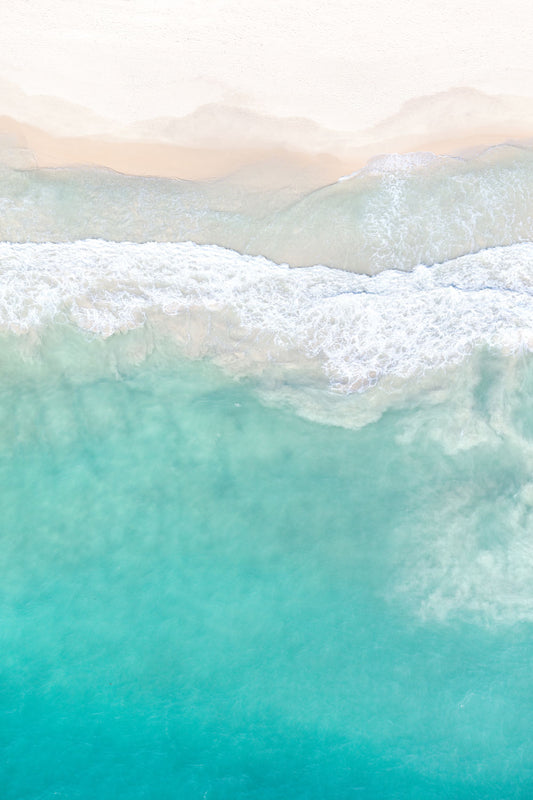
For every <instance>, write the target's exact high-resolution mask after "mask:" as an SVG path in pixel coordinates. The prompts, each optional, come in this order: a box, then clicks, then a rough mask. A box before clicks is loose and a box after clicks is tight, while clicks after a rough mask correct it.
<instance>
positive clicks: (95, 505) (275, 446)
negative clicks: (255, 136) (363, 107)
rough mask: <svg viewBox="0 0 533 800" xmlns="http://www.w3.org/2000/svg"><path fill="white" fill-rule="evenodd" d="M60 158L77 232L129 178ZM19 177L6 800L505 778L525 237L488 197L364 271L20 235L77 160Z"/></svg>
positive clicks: (385, 792)
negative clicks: (468, 237) (85, 212)
mask: <svg viewBox="0 0 533 800" xmlns="http://www.w3.org/2000/svg"><path fill="white" fill-rule="evenodd" d="M500 155H501V154H500ZM499 157H500V156H498V158H499ZM426 162H427V163H426ZM432 164H433V161H431V160H430V161H427V159H424V158H422V159H421V161H420V165H419V166H417V167H416V169H426V170H427V169H435V168H437V167H438V169H440V168H441V167H440V166H438V165H437V167H435V165H434V164H433V166H432ZM498 164H499V166H498V169H500V167H501V164H500V162H499V161H498ZM385 166H386V170H389V172H390V171H391V170H393V169H394V170H395V172H394V173H393V174H394V180H395V181H400V182H401V181H402V180H404V178H405V174H406V169H405V164H404V163H403V162H402V163H400V164H399V165H398V164H396V165H394V164H393V163H392V162H389V163H388V166H387V165H383V164H381V166H379V175H381V176H383V175H384V174H385V172H386V170H385ZM415 166H416V165H415ZM461 168H462V167H461ZM372 169H373V168H368V173H369V175H370V176H371V177H372V175H373V173H372ZM517 169H518V167H517ZM415 171H416V170H415ZM13 174H14V173H13ZM13 174H11V177H13ZM407 174H408V175H411V178H409V180H411V179H412V180H414V178H412V170H411V167H410V166H409V168H408V169H407ZM498 174H500V173H498ZM50 175H52V176H53V179H52V183H54V181H55V183H54V187H55V188H54V190H53V192H52V191H51V190H50V191H47V192H45V193H44V194H43V195H41V196H40V199H37V200H36V199H35V198H36V197H37V195H32V194H31V193H32V192H35V191H37V190H36V186H38V184H39V181H43V180H44V182H45V183H46V181H48V180H49V178H50ZM85 175H86V176H88V177H87V179H89V178H90V180H91V181H93V184H94V187H96V188H95V192H96V189H98V191H99V192H100V194H101V196H102V198H103V199H105V200H106V202H107V205H106V203H105V202H103V203H102V209H101V215H100V217H99V222H98V225H96V226H94V227H92V228H91V229H90V230H89V229H88V227H86V228H83V230H84V234H83V235H84V236H100V237H102V236H105V230H104V229H105V226H106V225H108V226H110V230H111V228H112V227H113V225H114V224H115V223H116V222H117V219H119V217H120V215H121V214H124V215H125V217H127V215H128V213H129V210H128V205H127V203H125V201H124V197H126V195H125V196H124V197H123V198H122V199H121V200H120V203H119V202H118V201H117V202H116V203H115V200H113V199H112V198H113V195H112V193H111V194H109V195H106V192H107V191H108V189H109V186H110V184H108V183H107V182H108V181H111V183H112V184H113V186H115V185H118V184H115V183H113V181H115V180H116V181H119V182H120V181H122V180H124V182H125V183H127V182H128V180H130V179H122V178H120V179H119V178H116V179H115V178H113V179H111V178H109V176H106V175H104V176H103V177H102V174H101V173H99V172H95V173H89V172H86V173H85ZM424 175H425V178H424V180H427V183H426V185H425V189H424V186H423V184H424V180H422V178H421V177H420V175H418V177H417V178H416V180H417V181H418V182H419V184H420V185H419V187H418V189H417V191H419V192H423V191H426V192H427V197H428V198H430V197H431V196H432V192H433V190H434V185H433V184H432V183H431V180H430V175H429V173H427V174H426V173H424ZM402 176H403V177H402ZM441 177H442V176H441ZM10 179H11V178H10ZM16 179H17V180H18V181H19V184H17V185H18V186H19V188H20V185H21V184H20V181H23V182H24V181H26V188H25V189H24V191H22V192H21V193H20V194H18V195H17V192H16V191H14V190H13V184H6V185H7V189H6V192H7V194H8V195H9V197H10V198H11V200H10V203H11V205H9V203H8V206H9V214H12V216H11V217H10V216H9V214H8V215H6V217H4V224H5V225H6V226H7V227H6V231H7V228H8V223H9V224H12V221H13V220H14V219H17V220H18V222H17V224H19V223H20V225H21V228H20V230H21V231H23V235H22V234H21V235H18V234H17V235H14V234H13V231H14V230H15V229H14V228H12V229H10V230H11V234H9V235H8V234H7V233H5V234H4V235H5V236H6V239H24V240H25V241H26V243H25V244H21V243H19V244H14V243H13V242H11V241H7V242H5V243H2V244H0V329H1V333H0V421H1V422H0V486H1V490H0V501H1V509H2V516H1V521H0V538H1V544H0V574H1V576H2V580H1V582H0V631H1V645H2V646H1V651H0V652H1V656H0V671H1V687H2V689H1V692H0V787H1V796H2V798H6V800H19V799H20V798H28V800H30V799H31V800H37V798H39V800H42V798H65V799H67V798H68V800H71V798H87V800H88V799H89V798H91V800H92V798H94V797H98V798H102V800H108V798H109V800H111V798H115V797H121V798H122V797H124V798H162V799H163V798H177V797H179V798H184V800H189V798H190V799H191V800H193V799H195V798H212V799H213V800H223V799H224V800H225V799H227V800H238V798H243V800H244V798H262V799H263V800H286V799H287V798H302V800H303V798H306V800H308V799H310V800H314V798H317V800H318V798H329V797H335V798H365V799H366V800H393V798H394V799H395V800H396V799H399V800H404V799H406V800H427V798H436V799H437V798H449V797H453V798H454V799H455V798H458V799H461V798H465V800H466V798H476V799H477V800H480V799H481V798H483V799H484V800H502V798H506V799H507V798H517V799H518V798H520V800H522V798H524V800H525V799H526V798H529V797H530V796H531V792H532V790H533V737H532V736H531V720H532V719H533V688H532V684H531V663H532V659H533V644H532V642H533V639H532V635H531V634H532V625H533V588H532V587H533V541H532V538H531V537H532V533H533V404H532V403H531V396H532V392H533V361H532V356H531V349H532V342H533V305H532V302H533V301H532V274H533V250H532V247H533V246H532V245H531V243H530V242H527V241H524V242H521V241H518V239H520V238H521V236H514V238H513V236H511V234H509V231H510V230H511V228H510V227H509V226H510V225H511V222H510V218H509V217H508V216H505V214H503V212H502V225H501V226H500V228H493V229H492V230H491V236H492V239H491V242H490V244H491V247H490V248H489V249H486V250H483V251H480V252H478V253H476V254H471V255H465V256H460V255H459V253H458V252H455V251H453V252H451V251H450V248H449V242H447V241H444V239H443V240H441V242H440V250H439V252H440V253H441V255H442V254H443V253H444V254H445V255H443V256H442V258H441V261H442V263H439V264H436V265H434V266H428V265H424V264H419V265H418V266H416V263H417V262H416V261H415V263H409V266H410V271H408V272H402V271H397V270H396V269H395V267H398V266H402V265H403V267H405V266H406V265H407V261H405V263H403V262H402V263H399V262H398V261H394V262H393V263H389V267H391V268H389V269H385V270H383V271H381V272H380V274H379V275H376V276H373V277H370V276H368V275H353V274H351V273H350V272H345V271H341V270H335V269H328V268H327V267H324V266H315V267H312V268H303V269H300V270H291V269H289V268H288V267H287V266H280V265H278V264H275V263H272V262H271V261H268V260H267V259H266V258H256V257H252V256H250V255H240V254H239V253H236V252H235V251H233V250H228V249H225V248H224V247H220V246H213V245H209V246H206V245H201V244H198V243H196V244H195V243H191V242H188V243H187V242H185V243H180V242H151V243H146V244H139V243H133V242H130V243H128V242H124V241H121V238H123V236H122V234H123V232H124V230H125V229H127V230H129V228H128V227H127V226H126V228H125V229H124V228H122V227H121V224H119V223H117V225H116V227H115V228H114V232H112V233H111V234H110V235H109V236H108V237H107V238H110V239H113V240H114V241H112V242H108V241H104V240H101V239H100V240H94V239H88V240H84V241H72V242H69V241H60V242H59V243H56V244H50V243H43V242H41V243H39V241H40V240H41V239H43V238H44V239H46V238H58V239H60V240H68V239H69V238H71V239H77V238H78V233H79V229H78V227H76V226H77V225H78V222H76V224H75V225H74V223H72V224H73V227H69V226H70V225H71V222H72V220H73V219H74V218H76V219H78V217H79V218H81V211H80V208H83V204H81V206H80V205H79V198H80V195H79V183H77V181H78V180H79V174H78V173H76V174H75V175H72V174H70V173H69V174H68V175H67V174H66V173H63V172H61V171H60V172H58V173H47V175H45V176H44V177H43V173H39V172H33V173H31V174H30V173H17V176H16ZM354 179H355V180H356V179H357V176H355V178H353V179H350V180H354ZM448 179H449V176H448V177H447V178H446V180H448ZM84 180H85V178H84ZM100 180H101V181H102V182H101V183H100V184H99V183H98V181H100ZM131 180H132V181H133V182H135V180H140V179H131ZM365 180H366V178H365ZM379 180H381V178H379ZM461 180H463V179H461ZM69 181H70V183H69ZM349 182H350V181H341V183H340V184H339V186H341V187H342V186H344V187H345V189H346V184H347V183H349ZM167 183H168V184H169V186H170V182H167ZM6 185H5V186H6ZM146 185H148V184H146ZM150 185H152V184H150ZM153 185H154V186H156V187H157V186H159V188H161V187H160V184H159V183H158V182H157V181H156V182H155V183H154V184H153ZM28 186H31V191H30V190H29V189H28ZM136 186H137V187H138V186H140V184H136ZM58 187H63V188H61V190H60V194H61V192H65V196H64V197H63V199H62V200H61V203H60V205H54V203H55V202H56V200H57V196H56V195H54V192H56V191H59V190H58ZM171 188H172V187H171ZM174 188H175V187H174ZM204 188H205V187H204ZM345 189H343V191H345ZM507 189H508V190H509V191H511V189H512V187H511V188H509V186H508V187H507ZM515 189H516V186H515V187H514V189H512V191H515ZM67 190H68V191H67ZM173 190H174V189H173ZM203 190H204V189H202V191H203ZM39 191H41V189H39ZM42 191H44V190H42ZM191 191H193V192H194V191H200V189H199V187H197V186H196V187H194V186H193V187H192V188H191ZM324 191H325V192H326V193H328V192H329V193H331V191H333V192H336V189H333V190H331V189H328V190H324ZM470 191H471V196H470V201H471V203H475V202H477V201H478V199H479V198H478V183H476V181H474V182H473V183H472V184H471V186H470ZM9 192H11V194H9ZM28 192H30V195H31V196H32V198H33V199H31V202H30V200H28V197H29V195H28ZM69 192H70V194H69ZM154 192H155V194H154V197H155V196H156V195H157V192H156V191H155V189H154ZM319 194H320V193H319ZM96 196H97V195H96V194H95V198H96ZM54 197H55V198H56V199H54ZM150 197H152V196H150ZM494 197H495V195H494V194H492V198H493V201H494V202H496V201H495V200H494ZM21 198H22V199H21ZM69 198H70V199H69ZM110 198H111V199H110ZM19 201H20V202H19ZM58 202H59V201H58ZM95 202H96V201H95ZM147 202H148V201H147ZM150 202H151V201H150ZM309 202H311V200H309V199H307V200H305V203H309ZM312 202H314V200H313V201H312ZM491 202H492V201H491ZM17 203H18V205H17ZM114 203H115V205H113V204H114ZM161 203H162V205H161V207H163V205H164V202H163V201H161ZM32 204H33V205H32ZM69 204H70V205H69ZM148 205H149V204H148ZM401 207H402V206H401V203H400V205H399V206H398V208H396V210H395V209H394V208H392V206H391V213H393V212H394V213H398V214H399V216H398V219H400V217H401V215H400V210H401ZM35 208H38V210H39V213H38V214H37V215H34V214H33V211H32V209H35ZM68 208H71V217H69V216H68V214H67V215H65V214H63V212H62V211H61V210H60V209H63V210H65V209H68ZM113 208H114V209H115V211H116V212H117V217H116V218H114V217H112V218H110V217H109V216H108V215H107V211H109V209H113ZM130 210H131V209H130ZM119 212H120V213H119ZM276 213H277V212H276ZM322 213H323V214H324V219H326V218H327V217H328V215H330V217H331V218H332V219H338V217H337V216H336V212H335V213H333V212H330V211H324V209H322ZM45 218H46V219H47V220H48V221H50V220H52V221H53V223H54V225H55V226H56V227H55V228H53V235H52V234H50V235H48V234H46V230H48V231H49V232H50V231H52V228H49V229H46V228H45V227H42V228H41V227H39V226H41V224H42V220H43V219H45ZM139 219H140V218H139ZM153 219H156V215H155V212H154V217H153ZM169 219H170V211H169ZM524 219H525V218H524ZM524 219H522V221H521V222H520V225H522V224H524V225H525V222H524ZM10 220H11V222H10ZM78 221H79V220H78ZM46 224H48V222H47V223H46ZM133 224H134V223H133V222H132V225H133ZM169 224H170V223H169ZM402 224H403V223H402ZM128 225H129V223H128ZM139 225H141V223H140V222H139ZM511 227H512V226H511ZM513 230H514V229H513ZM137 232H138V234H139V235H138V236H137V237H136V238H138V239H142V238H143V236H142V233H143V229H142V225H141V227H140V228H139V229H138V231H137ZM108 233H109V232H108ZM189 233H190V232H189ZM515 233H516V231H515ZM508 234H509V237H510V241H507V238H506V237H508ZM173 235H174V238H176V239H179V238H180V236H179V234H178V233H176V232H174V234H173ZM262 235H263V234H262ZM264 235H267V233H266V232H264ZM131 238H135V237H131ZM168 238H171V237H170V236H169V237H168ZM188 238H194V237H193V236H191V235H189V237H188ZM522 238H527V237H522ZM34 240H35V241H34ZM198 241H201V237H199V239H198ZM212 241H213V242H215V243H216V244H217V245H220V244H221V242H220V241H217V240H216V238H215V239H213V240H212ZM391 241H392V240H391ZM450 241H456V238H455V234H454V235H453V236H452V237H451V239H450ZM485 244H487V242H485ZM397 245H398V254H399V255H398V259H399V261H400V262H401V259H402V258H403V257H404V255H405V253H406V252H408V251H407V250H402V246H403V244H402V240H401V238H400V239H398V240H397ZM391 246H392V245H391ZM454 247H456V249H459V250H460V248H459V244H457V241H456V245H454ZM461 247H462V245H461ZM244 249H246V248H244ZM474 249H475V248H474ZM452 250H453V248H452ZM354 252H355V256H357V257H359V255H360V253H361V251H357V250H356V251H354ZM373 252H374V256H375V259H376V264H377V268H376V270H375V271H377V272H379V271H380V269H381V267H380V266H379V265H380V263H381V262H380V258H382V257H383V258H385V256H384V255H383V252H381V251H380V250H379V248H375V249H374V251H373ZM380 252H381V255H380ZM409 252H411V251H409ZM402 253H403V255H402ZM358 254H359V255H358ZM446 259H448V260H446ZM339 266H343V265H342V264H339ZM344 266H346V265H344ZM393 267H394V269H393ZM370 271H374V270H370Z"/></svg>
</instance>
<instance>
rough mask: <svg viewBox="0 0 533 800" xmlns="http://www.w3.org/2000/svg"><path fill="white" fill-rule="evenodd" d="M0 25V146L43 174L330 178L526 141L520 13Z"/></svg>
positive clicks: (57, 17)
mask: <svg viewBox="0 0 533 800" xmlns="http://www.w3.org/2000/svg"><path fill="white" fill-rule="evenodd" d="M2 16H3V19H2V26H1V28H0V116H1V117H2V118H1V119H0V134H2V133H3V134H4V141H6V139H5V137H6V136H7V143H8V145H9V146H8V147H4V148H3V150H4V153H5V152H7V151H10V153H11V156H13V153H15V154H16V153H17V152H18V154H19V156H20V154H24V153H25V155H26V157H27V161H28V163H34V164H37V165H39V166H63V165H70V164H90V165H94V164H96V165H101V166H105V167H109V168H111V169H115V170H117V171H120V172H125V173H136V174H142V175H161V176H171V177H180V178H186V179H205V178H216V177H219V176H222V175H227V174H228V173H232V172H235V171H236V170H242V169H243V168H246V167H247V166H249V165H251V164H257V163H265V162H268V161H270V162H271V161H273V160H276V159H277V160H278V161H280V160H283V159H284V160H285V161H286V160H287V158H289V159H290V160H291V161H293V162H294V163H295V164H297V169H299V170H302V171H305V170H308V171H311V172H313V173H315V174H316V175H317V176H318V175H319V176H320V179H324V180H329V179H334V178H336V177H339V175H342V174H345V173H349V172H352V171H354V170H356V169H358V168H359V167H360V166H362V165H363V164H364V163H366V161H368V159H369V158H372V157H374V156H377V155H379V154H382V153H390V152H409V151H420V150H431V151H433V152H436V153H451V154H456V153H461V152H464V151H467V150H470V149H480V148H483V147H486V146H489V145H493V144H498V143H500V142H505V141H520V142H529V140H530V139H531V137H532V136H533V51H532V50H531V46H530V43H531V37H532V34H533V6H531V3H530V2H526V0H517V2H515V3H514V4H513V7H512V13H511V10H510V8H509V5H508V3H505V2H503V0H491V3H490V8H489V7H487V5H486V3H485V2H484V0H470V1H469V3H468V4H466V5H465V4H464V2H462V0H461V1H460V0H449V2H448V3H446V4H443V3H441V2H436V0H395V2H392V0H372V2H371V3H370V2H367V0H360V1H359V0H358V2H354V0H330V2H329V3H324V2H323V0H294V2H293V3H290V4H288V3H286V2H285V0H283V1H282V0H268V2H267V0H254V3H252V4H249V5H247V6H246V5H245V6H243V4H242V3H241V2H240V0H239V2H238V0H217V2H211V0H198V2H195V3H190V2H187V3H185V2H184V0H128V2H124V0H94V2H93V3H92V4H91V6H90V8H89V7H87V6H86V4H84V3H81V0H33V2H32V3H31V4H30V3H27V2H26V0H11V2H10V3H9V4H8V5H7V6H6V8H5V9H3V15H2ZM0 144H1V142H0ZM1 149H2V148H1V147H0V150H1ZM1 156H2V153H1V152H0V157H1ZM23 160H24V159H23V158H22V161H23ZM262 174H263V177H264V171H263V173H262ZM265 179H266V178H265Z"/></svg>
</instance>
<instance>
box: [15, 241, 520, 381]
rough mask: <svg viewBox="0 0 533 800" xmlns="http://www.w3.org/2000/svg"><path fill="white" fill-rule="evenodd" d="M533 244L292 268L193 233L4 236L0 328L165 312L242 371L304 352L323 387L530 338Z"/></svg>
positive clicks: (122, 324) (85, 325) (90, 326)
mask: <svg viewBox="0 0 533 800" xmlns="http://www.w3.org/2000/svg"><path fill="white" fill-rule="evenodd" d="M532 275H533V245H531V244H519V245H513V246H510V247H507V248H495V249H492V250H488V251H484V252H482V253H479V254H477V255H474V256H464V257H462V258H458V259H456V260H454V261H450V262H446V263H444V264H440V265H437V266H435V267H431V268H428V267H424V266H420V267H418V268H416V269H415V270H414V271H413V272H412V273H403V272H395V271H387V272H385V273H381V274H379V275H376V276H374V277H370V276H364V275H354V274H350V273H346V272H343V271H339V270H333V269H328V268H325V267H320V266H317V267H312V268H305V269H291V268H289V267H287V266H284V265H277V264H274V263H272V262H269V261H267V260H266V259H264V258H256V257H251V256H243V255H240V254H238V253H235V252H233V251H230V250H225V249H224V248H220V247H215V246H199V245H195V244H192V243H179V244H176V243H148V244H133V243H109V242H104V241H96V240H89V241H83V242H74V243H60V244H33V243H32V244H8V243H2V244H0V325H1V326H2V327H3V328H4V329H7V330H10V331H12V332H16V333H22V332H24V331H27V330H29V329H30V328H33V327H36V326H40V325H45V324H47V323H50V322H52V321H53V320H55V321H58V320H60V321H61V320H62V321H69V322H71V323H73V324H75V325H76V326H78V327H79V328H81V329H84V330H87V331H92V332H94V333H95V334H98V335H101V336H109V335H112V334H114V333H116V332H118V331H122V330H127V329H131V328H135V327H138V326H141V325H142V324H143V323H144V321H145V320H146V318H147V317H153V316H154V315H157V314H161V313H162V314H163V315H165V316H169V317H177V318H180V319H181V320H185V319H187V321H188V322H187V324H188V333H187V337H188V347H189V349H190V350H191V352H194V353H195V354H198V355H210V356H213V357H217V356H222V355H223V356H224V358H225V360H226V363H227V364H229V366H230V367H231V363H232V361H235V362H237V361H238V363H239V371H240V372H241V373H243V372H244V373H245V372H246V371H247V369H250V370H251V371H253V370H254V369H255V370H256V369H257V367H258V365H259V366H261V365H262V364H263V365H265V366H266V365H267V364H269V363H272V362H273V361H278V362H283V361H285V360H287V359H288V357H289V354H290V357H291V358H292V359H294V357H301V359H302V363H305V362H308V363H309V364H310V363H311V362H313V363H315V364H316V363H318V364H319V365H320V369H321V370H322V372H323V374H324V375H325V377H326V378H327V381H328V383H329V385H330V387H331V388H332V389H335V390H337V391H339V392H342V393H352V392H355V391H358V392H361V391H364V390H366V389H368V388H369V387H371V386H373V385H375V384H376V383H378V382H383V381H385V382H387V385H389V384H390V385H391V386H393V385H394V383H395V382H397V381H405V380H407V379H413V378H416V377H417V376H419V377H421V376H423V375H424V374H426V373H427V372H428V371H432V370H439V369H442V368H445V367H448V366H450V365H453V364H458V363H460V362H461V361H462V360H463V359H464V358H465V357H466V356H468V355H469V354H470V353H472V352H473V351H474V350H475V349H476V348H479V347H483V346H489V347H495V348H499V349H502V350H508V351H513V352H516V351H518V350H520V349H521V348H522V349H531V348H532V346H533V296H532Z"/></svg>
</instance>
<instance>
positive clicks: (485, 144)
mask: <svg viewBox="0 0 533 800" xmlns="http://www.w3.org/2000/svg"><path fill="white" fill-rule="evenodd" d="M383 133H385V131H383ZM367 137H368V133H367V136H366V137H365V138H367ZM293 138H294V137H293ZM2 139H3V142H2ZM358 139H359V143H358ZM2 144H3V146H1V145H2ZM505 144H508V145H511V146H518V147H528V146H531V145H532V144H533V128H526V127H525V126H522V125H510V126H509V127H508V129H507V133H504V130H503V129H501V128H500V129H492V130H490V129H489V128H488V127H484V128H479V129H475V130H471V131H465V132H464V133H462V134H460V133H456V134H455V135H444V136H438V135H434V134H432V133H424V132H421V133H406V132H404V133H402V134H400V135H394V136H389V137H387V138H380V137H379V136H378V137H377V138H376V140H375V141H374V142H370V143H369V142H368V141H367V142H366V143H362V142H361V139H360V137H359V136H358V135H357V134H354V136H353V140H352V143H351V144H350V143H349V142H348V141H347V136H346V135H343V137H342V139H341V138H340V137H339V138H337V141H336V140H335V138H333V136H332V137H331V141H330V142H329V143H328V142H326V141H324V142H323V147H316V148H315V149H311V148H306V147H305V146H301V147H298V148H297V147H295V146H294V143H293V142H290V141H289V142H287V143H283V142H282V141H280V140H278V141H273V142H272V143H271V144H269V143H268V142H259V143H257V144H256V145H255V146H244V147H240V146H238V144H235V145H232V144H231V143H230V142H227V143H225V142H224V141H223V140H222V141H221V144H220V146H218V147H216V146H207V145H199V146H197V147H191V146H187V145H183V144H179V143H173V142H170V141H161V140H156V139H155V138H154V139H147V138H143V137H142V136H137V137H136V138H134V137H133V136H132V134H131V132H128V131H126V132H125V133H124V134H123V135H122V136H118V135H117V136H103V135H99V136H96V135H95V136H61V135H56V134H52V133H49V132H47V131H46V130H44V129H43V128H39V127H37V126H35V125H29V124H27V123H25V122H21V121H19V120H17V119H15V118H13V117H9V116H0V161H1V162H3V163H5V164H7V165H8V166H9V165H13V166H15V167H16V168H17V167H18V168H22V169H24V168H67V167H89V168H90V167H93V168H98V167H100V168H105V169H110V170H113V171H115V172H118V173H121V174H124V175H132V176H133V175H137V176H144V177H155V178H172V179H181V180H186V181H213V180H215V181H216V180H218V179H223V178H228V177H230V176H233V175H235V177H236V179H237V181H242V183H243V184H247V183H248V184H250V185H251V188H255V189H263V188H266V189H268V188H275V187H277V186H278V185H282V184H284V183H285V182H286V181H287V179H289V180H292V181H294V182H295V184H296V185H299V184H302V185H308V186H319V185H325V184H327V183H329V182H334V181H336V180H338V179H339V178H340V177H343V176H346V175H349V174H351V173H353V172H356V171H358V170H360V169H362V168H363V167H364V166H365V165H366V164H368V162H369V161H371V160H372V159H374V158H377V157H380V156H386V155H389V154H406V153H420V152H431V153H433V154H435V155H438V156H450V157H466V158H468V157H472V156H474V155H476V154H477V153H480V152H482V151H484V150H486V149H488V148H490V147H493V146H496V145H505ZM304 145H305V143H304Z"/></svg>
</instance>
